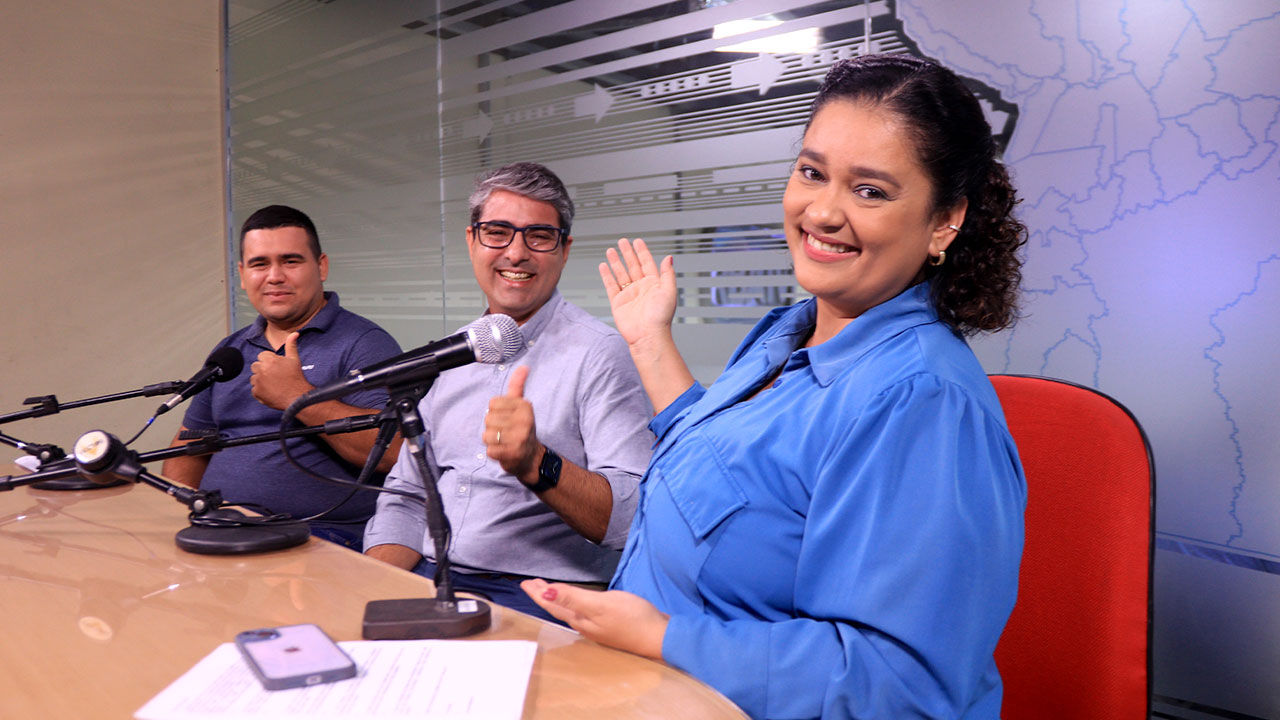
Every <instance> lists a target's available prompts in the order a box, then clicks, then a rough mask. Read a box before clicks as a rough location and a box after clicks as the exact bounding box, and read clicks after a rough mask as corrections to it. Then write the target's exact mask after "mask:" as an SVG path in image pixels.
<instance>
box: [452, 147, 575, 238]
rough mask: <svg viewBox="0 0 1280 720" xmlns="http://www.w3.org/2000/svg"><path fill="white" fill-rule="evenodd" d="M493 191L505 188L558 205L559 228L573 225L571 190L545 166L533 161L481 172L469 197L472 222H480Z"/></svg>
mask: <svg viewBox="0 0 1280 720" xmlns="http://www.w3.org/2000/svg"><path fill="white" fill-rule="evenodd" d="M494 190H506V191H507V192H511V193H515V194H517V195H522V196H524V197H527V198H529V199H530V200H537V201H538V202H544V203H547V204H548V205H550V206H551V207H553V208H555V211H556V214H557V215H559V216H560V227H562V228H564V229H565V231H566V232H568V230H569V226H570V225H572V224H573V200H572V199H571V198H570V197H569V191H568V190H567V189H566V188H565V186H564V183H563V182H560V178H558V177H556V174H555V173H553V172H551V171H550V170H549V169H547V167H546V166H544V165H539V164H538V163H531V162H518V163H511V164H510V165H503V166H502V167H500V168H498V169H497V170H492V171H490V172H488V173H485V174H484V175H481V176H480V178H479V179H477V180H476V187H475V189H474V190H472V191H471V197H470V198H468V199H467V203H468V205H469V206H470V208H471V222H473V223H476V222H479V221H480V213H481V212H483V211H484V204H485V203H486V202H488V200H489V196H490V195H492V194H493V191H494Z"/></svg>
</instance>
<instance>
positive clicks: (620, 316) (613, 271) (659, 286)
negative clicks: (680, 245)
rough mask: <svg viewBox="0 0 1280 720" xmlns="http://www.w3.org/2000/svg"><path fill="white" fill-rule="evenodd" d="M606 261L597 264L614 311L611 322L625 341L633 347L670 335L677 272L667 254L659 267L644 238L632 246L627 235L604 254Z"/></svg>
mask: <svg viewBox="0 0 1280 720" xmlns="http://www.w3.org/2000/svg"><path fill="white" fill-rule="evenodd" d="M605 256H606V257H607V258H608V260H609V262H607V263H600V279H601V280H603V281H604V290H605V294H606V295H608V296H609V307H610V309H611V310H612V311H613V322H614V325H615V326H616V327H617V328H618V333H619V334H620V335H622V339H623V340H626V341H627V344H628V345H630V346H632V347H635V346H637V345H642V344H644V343H646V342H653V341H655V340H656V339H658V338H663V337H670V332H671V320H672V318H674V317H675V314H676V272H675V267H674V261H673V260H672V259H671V256H670V255H668V256H666V257H665V258H663V259H662V265H661V267H659V266H658V265H655V264H654V262H653V255H652V254H650V253H649V248H648V247H647V246H646V245H645V244H644V241H643V240H641V239H639V238H637V239H636V241H635V244H634V246H633V245H632V243H630V242H628V241H627V239H626V238H622V239H621V240H619V241H618V249H617V250H614V249H613V248H609V250H608V251H607V252H606V253H605Z"/></svg>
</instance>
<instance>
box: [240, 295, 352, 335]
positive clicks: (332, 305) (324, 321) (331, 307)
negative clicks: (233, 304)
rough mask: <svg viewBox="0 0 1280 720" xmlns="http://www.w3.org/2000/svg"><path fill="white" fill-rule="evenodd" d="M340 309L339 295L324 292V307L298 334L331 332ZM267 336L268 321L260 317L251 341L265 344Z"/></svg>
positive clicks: (255, 321)
mask: <svg viewBox="0 0 1280 720" xmlns="http://www.w3.org/2000/svg"><path fill="white" fill-rule="evenodd" d="M340 307H341V306H340V304H339V303H338V293H336V292H330V291H328V290H326V291H325V292H324V307H322V308H320V309H319V310H318V311H317V312H316V314H315V315H312V316H311V320H309V321H307V324H306V325H304V326H303V327H302V328H301V329H300V330H299V331H298V334H299V335H301V334H302V333H305V332H309V331H313V330H314V331H317V332H325V331H327V330H329V329H330V328H332V327H333V323H334V321H335V320H337V319H338V310H339V308H340ZM266 335H267V319H266V318H264V317H262V316H261V315H259V316H258V317H257V319H255V320H254V321H253V334H252V335H251V336H250V338H249V339H250V340H262V341H263V342H265V340H266Z"/></svg>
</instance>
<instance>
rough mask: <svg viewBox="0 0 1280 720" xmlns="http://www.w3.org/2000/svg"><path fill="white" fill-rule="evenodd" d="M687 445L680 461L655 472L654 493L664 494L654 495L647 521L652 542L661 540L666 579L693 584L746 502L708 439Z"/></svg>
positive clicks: (691, 440)
mask: <svg viewBox="0 0 1280 720" xmlns="http://www.w3.org/2000/svg"><path fill="white" fill-rule="evenodd" d="M682 445H683V447H682V448H681V451H680V453H679V456H678V457H667V458H664V461H663V462H662V463H661V464H660V465H659V466H656V467H654V468H653V469H652V470H651V471H650V474H651V476H652V479H653V480H656V481H657V482H656V483H655V487H654V489H655V490H659V489H662V490H665V492H661V491H660V490H659V492H655V493H652V495H651V505H650V507H649V508H648V509H647V510H646V517H647V519H648V522H649V524H650V528H649V531H650V533H649V534H650V537H651V538H655V539H656V538H661V539H662V540H661V545H662V549H661V551H660V552H658V553H657V555H658V556H659V557H661V558H663V561H662V562H661V564H662V565H663V566H665V570H666V573H665V574H666V575H667V577H668V578H687V579H688V581H690V582H692V581H694V580H695V579H696V578H697V577H698V575H699V573H700V571H701V569H702V565H703V563H705V562H706V559H707V556H708V555H710V554H711V551H712V550H713V549H715V547H716V544H717V542H718V539H719V537H720V536H721V535H722V534H723V529H724V528H725V527H726V526H727V525H729V524H731V523H732V518H733V516H734V515H735V514H736V513H738V512H739V511H740V510H742V509H743V508H744V507H746V506H747V496H746V493H744V492H743V491H742V488H741V487H740V486H739V484H738V482H737V481H736V480H734V478H733V477H732V476H731V475H730V474H729V473H728V472H727V471H726V470H725V468H724V467H723V466H722V464H721V463H720V461H719V458H718V456H717V455H716V452H715V450H714V448H713V447H712V445H711V444H710V443H708V442H707V441H706V440H705V439H703V438H701V437H697V436H693V437H688V438H686V439H685V440H684V441H683V443H682ZM663 506H666V507H663ZM690 589H691V588H690Z"/></svg>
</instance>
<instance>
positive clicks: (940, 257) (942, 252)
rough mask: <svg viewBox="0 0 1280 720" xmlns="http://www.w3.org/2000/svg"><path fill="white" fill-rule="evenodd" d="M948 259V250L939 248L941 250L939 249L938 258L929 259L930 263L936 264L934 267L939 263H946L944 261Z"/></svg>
mask: <svg viewBox="0 0 1280 720" xmlns="http://www.w3.org/2000/svg"><path fill="white" fill-rule="evenodd" d="M946 261H947V251H946V250H939V251H938V257H936V258H930V259H929V264H930V265H932V266H934V267H938V266H939V265H941V264H942V263H944V262H946Z"/></svg>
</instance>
